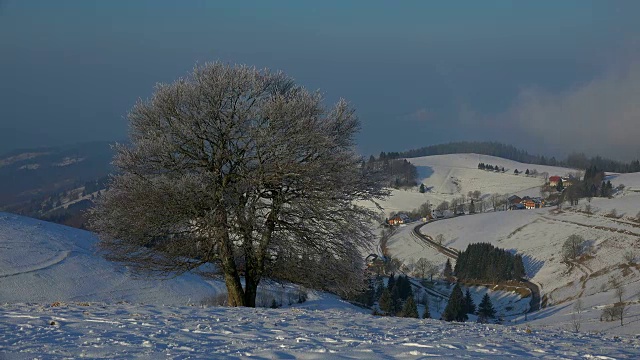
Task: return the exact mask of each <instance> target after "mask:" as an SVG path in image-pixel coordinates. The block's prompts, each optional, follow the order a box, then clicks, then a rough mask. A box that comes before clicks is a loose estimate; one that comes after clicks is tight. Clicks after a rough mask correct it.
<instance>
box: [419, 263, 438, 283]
mask: <svg viewBox="0 0 640 360" xmlns="http://www.w3.org/2000/svg"><path fill="white" fill-rule="evenodd" d="M438 273H439V270H438V266H437V265H436V264H434V263H432V262H431V261H429V260H427V259H425V258H420V259H418V261H417V262H416V264H415V274H416V275H417V276H418V277H419V278H421V279H424V278H425V277H427V276H429V279H430V280H431V281H433V275H436V274H438Z"/></svg>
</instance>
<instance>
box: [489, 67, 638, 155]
mask: <svg viewBox="0 0 640 360" xmlns="http://www.w3.org/2000/svg"><path fill="white" fill-rule="evenodd" d="M499 121H500V122H508V123H511V124H513V126H514V127H516V128H518V129H520V130H521V131H522V136H523V137H525V136H531V137H534V138H535V139H537V140H538V141H540V142H542V143H544V144H546V145H548V146H550V147H553V148H560V149H563V150H565V151H567V152H572V151H580V152H585V153H587V154H590V155H595V154H600V155H604V156H609V157H615V158H617V159H621V160H629V159H637V158H639V157H640V62H635V63H632V64H631V65H629V66H625V67H621V68H618V69H612V70H610V71H608V72H606V73H605V74H603V75H601V76H599V77H597V78H595V79H593V80H591V81H589V82H587V83H583V84H580V85H578V86H575V87H574V88H571V89H568V90H565V91H562V92H557V93H554V92H550V91H546V90H544V89H540V88H525V89H523V90H522V91H521V92H520V93H519V95H518V96H517V98H516V100H515V101H514V103H513V104H512V106H511V107H510V109H508V110H507V111H506V112H505V113H504V114H502V116H500V117H499ZM495 125H498V124H495ZM529 143H530V142H529ZM514 145H517V144H514Z"/></svg>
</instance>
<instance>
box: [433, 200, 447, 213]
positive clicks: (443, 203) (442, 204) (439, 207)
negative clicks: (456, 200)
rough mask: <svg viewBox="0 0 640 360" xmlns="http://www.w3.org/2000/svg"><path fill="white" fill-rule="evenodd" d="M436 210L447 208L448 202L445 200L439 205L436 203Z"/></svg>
mask: <svg viewBox="0 0 640 360" xmlns="http://www.w3.org/2000/svg"><path fill="white" fill-rule="evenodd" d="M436 210H438V211H445V210H449V203H448V202H447V201H443V202H441V203H440V205H438V207H436Z"/></svg>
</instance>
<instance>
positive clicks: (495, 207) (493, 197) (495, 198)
mask: <svg viewBox="0 0 640 360" xmlns="http://www.w3.org/2000/svg"><path fill="white" fill-rule="evenodd" d="M489 199H490V200H491V206H493V211H498V205H500V195H498V194H491V196H490V197H489Z"/></svg>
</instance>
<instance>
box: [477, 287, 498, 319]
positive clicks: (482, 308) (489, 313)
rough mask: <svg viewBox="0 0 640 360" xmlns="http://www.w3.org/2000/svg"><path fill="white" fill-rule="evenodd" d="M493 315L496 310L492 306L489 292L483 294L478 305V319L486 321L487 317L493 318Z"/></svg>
mask: <svg viewBox="0 0 640 360" xmlns="http://www.w3.org/2000/svg"><path fill="white" fill-rule="evenodd" d="M495 315H496V310H495V309H494V308H493V304H492V303H491V298H490V297H489V294H484V296H483V297H482V301H481V302H480V305H478V321H480V322H486V321H487V319H489V318H493V317H494V316H495Z"/></svg>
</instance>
